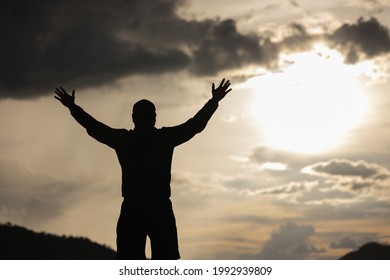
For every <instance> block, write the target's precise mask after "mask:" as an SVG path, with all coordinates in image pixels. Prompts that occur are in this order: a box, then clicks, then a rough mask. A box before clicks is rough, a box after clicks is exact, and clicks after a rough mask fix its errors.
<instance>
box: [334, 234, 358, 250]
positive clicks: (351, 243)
mask: <svg viewBox="0 0 390 280" xmlns="http://www.w3.org/2000/svg"><path fill="white" fill-rule="evenodd" d="M330 247H331V248H332V249H355V248H357V247H358V244H357V243H356V241H355V240H354V239H353V238H351V237H350V236H344V237H343V238H342V239H341V240H340V241H338V242H332V243H331V244H330Z"/></svg>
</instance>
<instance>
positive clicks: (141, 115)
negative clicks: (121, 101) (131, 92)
mask: <svg viewBox="0 0 390 280" xmlns="http://www.w3.org/2000/svg"><path fill="white" fill-rule="evenodd" d="M133 122H134V123H135V124H136V125H137V124H139V125H141V126H145V125H146V126H150V125H152V126H154V124H155V122H156V107H155V106H154V104H153V103H152V102H151V101H149V100H146V99H142V100H140V101H137V102H136V103H135V104H134V106H133Z"/></svg>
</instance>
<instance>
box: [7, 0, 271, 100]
mask: <svg viewBox="0 0 390 280" xmlns="http://www.w3.org/2000/svg"><path fill="white" fill-rule="evenodd" d="M182 3H183V1H181V0H170V1H165V0H152V1H147V2H145V1H141V0H132V1H120V0H113V1H92V0H87V1H83V2H80V1H75V0H70V1H65V0H54V1H27V0H24V1H22V2H20V1H19V2H18V3H17V4H16V3H13V2H8V3H7V6H5V7H3V9H2V10H3V13H2V17H1V22H0V23H1V24H0V26H1V27H0V32H1V33H0V34H2V38H3V39H2V41H3V42H7V43H1V44H0V53H1V54H0V55H1V61H2V66H3V67H2V70H0V71H1V72H0V74H1V76H2V79H1V82H0V97H3V98H4V97H11V98H29V97H36V96H40V95H44V94H47V93H48V92H49V91H50V92H51V91H52V90H53V88H54V87H56V86H58V85H59V84H62V85H64V84H66V85H67V86H71V87H82V86H88V87H91V86H96V85H101V84H106V83H111V82H114V81H116V80H117V79H119V78H121V77H125V76H129V75H134V74H143V73H165V72H172V71H178V70H183V69H189V68H191V69H192V72H193V73H195V74H196V75H210V74H215V73H217V72H219V71H222V70H224V69H231V68H233V67H241V66H243V65H246V64H249V63H265V62H267V59H268V57H269V56H270V54H271V53H272V52H271V51H270V49H267V51H265V50H264V46H268V45H267V42H266V41H264V43H263V47H260V45H259V38H258V37H256V36H254V35H244V34H241V33H240V32H239V31H238V30H237V28H236V22H235V21H234V20H232V19H228V20H223V21H220V20H218V19H215V20H203V21H196V20H185V19H183V18H180V17H179V16H178V15H177V13H176V10H177V8H178V7H179V6H180V5H182ZM271 45H272V44H271Z"/></svg>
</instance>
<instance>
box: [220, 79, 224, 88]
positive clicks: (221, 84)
mask: <svg viewBox="0 0 390 280" xmlns="http://www.w3.org/2000/svg"><path fill="white" fill-rule="evenodd" d="M224 82H225V78H223V79H222V81H221V83H220V84H219V87H222V86H223V83H224Z"/></svg>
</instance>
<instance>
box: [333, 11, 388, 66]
mask: <svg viewBox="0 0 390 280" xmlns="http://www.w3.org/2000/svg"><path fill="white" fill-rule="evenodd" d="M329 40H330V42H331V43H333V44H334V45H335V46H336V47H338V48H339V49H340V50H341V51H342V52H344V53H345V55H346V62H347V63H352V64H353V63H356V62H358V61H360V60H361V59H365V58H373V57H375V56H377V55H380V54H383V53H388V52H390V35H389V29H388V28H387V27H386V26H384V25H382V24H381V23H380V22H379V21H378V20H377V19H376V18H371V19H369V20H364V19H363V18H359V19H358V21H357V22H356V23H354V24H347V23H346V24H343V25H342V26H341V27H340V28H338V29H337V30H336V31H335V32H334V33H333V34H332V35H330V36H329Z"/></svg>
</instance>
